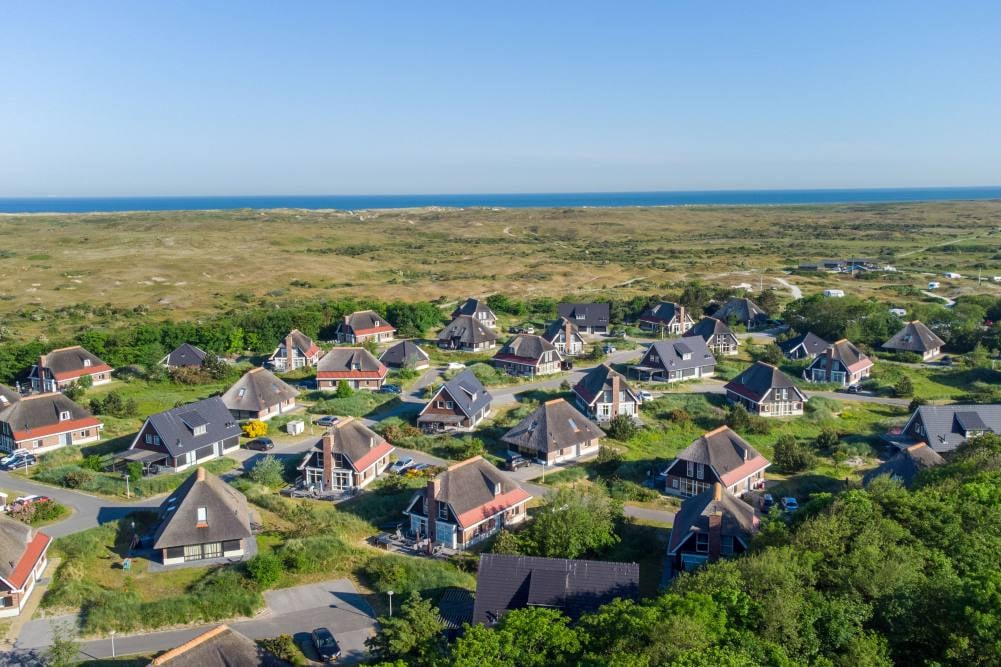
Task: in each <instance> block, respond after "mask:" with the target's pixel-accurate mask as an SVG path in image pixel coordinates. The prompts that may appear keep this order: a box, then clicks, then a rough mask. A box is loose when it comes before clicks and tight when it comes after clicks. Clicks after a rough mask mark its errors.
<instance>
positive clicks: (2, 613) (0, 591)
mask: <svg viewBox="0 0 1001 667" xmlns="http://www.w3.org/2000/svg"><path fill="white" fill-rule="evenodd" d="M48 564H49V558H48V548H46V550H45V551H43V552H42V554H41V555H40V556H39V557H38V560H37V561H35V566H34V567H33V568H32V570H31V574H30V575H29V576H28V580H27V581H25V582H24V589H23V590H14V589H11V588H7V587H2V588H0V618H10V617H13V616H18V615H20V613H21V610H23V609H24V605H26V604H27V603H28V600H29V598H30V597H31V593H32V591H34V590H35V584H36V583H37V582H38V581H41V579H42V575H43V574H45V568H46V567H47V566H48Z"/></svg>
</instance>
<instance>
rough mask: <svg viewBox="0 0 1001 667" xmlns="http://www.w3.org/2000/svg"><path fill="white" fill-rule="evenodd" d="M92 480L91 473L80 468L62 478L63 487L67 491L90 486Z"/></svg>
mask: <svg viewBox="0 0 1001 667" xmlns="http://www.w3.org/2000/svg"><path fill="white" fill-rule="evenodd" d="M92 479H94V475H93V473H91V472H90V471H89V470H84V469H82V468H80V469H77V470H71V471H69V472H68V473H66V474H65V475H64V476H63V486H65V487H66V488H68V489H79V488H80V487H81V486H86V485H88V484H90V482H91V480H92Z"/></svg>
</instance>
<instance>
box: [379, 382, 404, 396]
mask: <svg viewBox="0 0 1001 667" xmlns="http://www.w3.org/2000/svg"><path fill="white" fill-rule="evenodd" d="M401 391H402V390H401V389H400V388H399V387H398V386H396V385H395V384H384V385H382V388H381V389H380V390H379V392H380V393H382V394H399V393H400V392H401Z"/></svg>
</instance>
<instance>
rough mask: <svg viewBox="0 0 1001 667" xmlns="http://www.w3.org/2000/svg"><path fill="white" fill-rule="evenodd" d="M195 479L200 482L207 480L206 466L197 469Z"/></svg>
mask: <svg viewBox="0 0 1001 667" xmlns="http://www.w3.org/2000/svg"><path fill="white" fill-rule="evenodd" d="M195 480H197V481H199V482H204V481H205V468H202V467H200V466H199V468H198V470H197V471H195Z"/></svg>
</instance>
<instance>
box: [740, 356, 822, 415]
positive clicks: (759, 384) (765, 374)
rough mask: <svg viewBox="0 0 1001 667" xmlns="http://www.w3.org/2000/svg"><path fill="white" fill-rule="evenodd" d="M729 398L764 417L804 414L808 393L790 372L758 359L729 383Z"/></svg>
mask: <svg viewBox="0 0 1001 667" xmlns="http://www.w3.org/2000/svg"><path fill="white" fill-rule="evenodd" d="M724 389H726V398H727V400H729V401H730V402H731V403H740V404H741V405H743V406H744V407H745V408H747V411H748V412H750V413H752V414H756V415H760V416H762V417H789V416H793V415H801V414H803V405H804V404H805V403H806V395H805V394H803V392H802V391H800V390H799V388H798V387H797V386H796V383H795V382H793V381H792V378H790V377H789V376H788V375H786V374H785V373H783V372H782V371H780V370H779V369H777V368H775V366H772V365H771V364H766V363H765V362H763V361H756V362H754V363H753V364H751V365H750V366H749V367H747V368H746V369H745V370H744V372H743V373H741V374H740V375H738V376H737V377H735V378H734V379H732V380H730V381H729V382H727V383H726V387H724Z"/></svg>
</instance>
